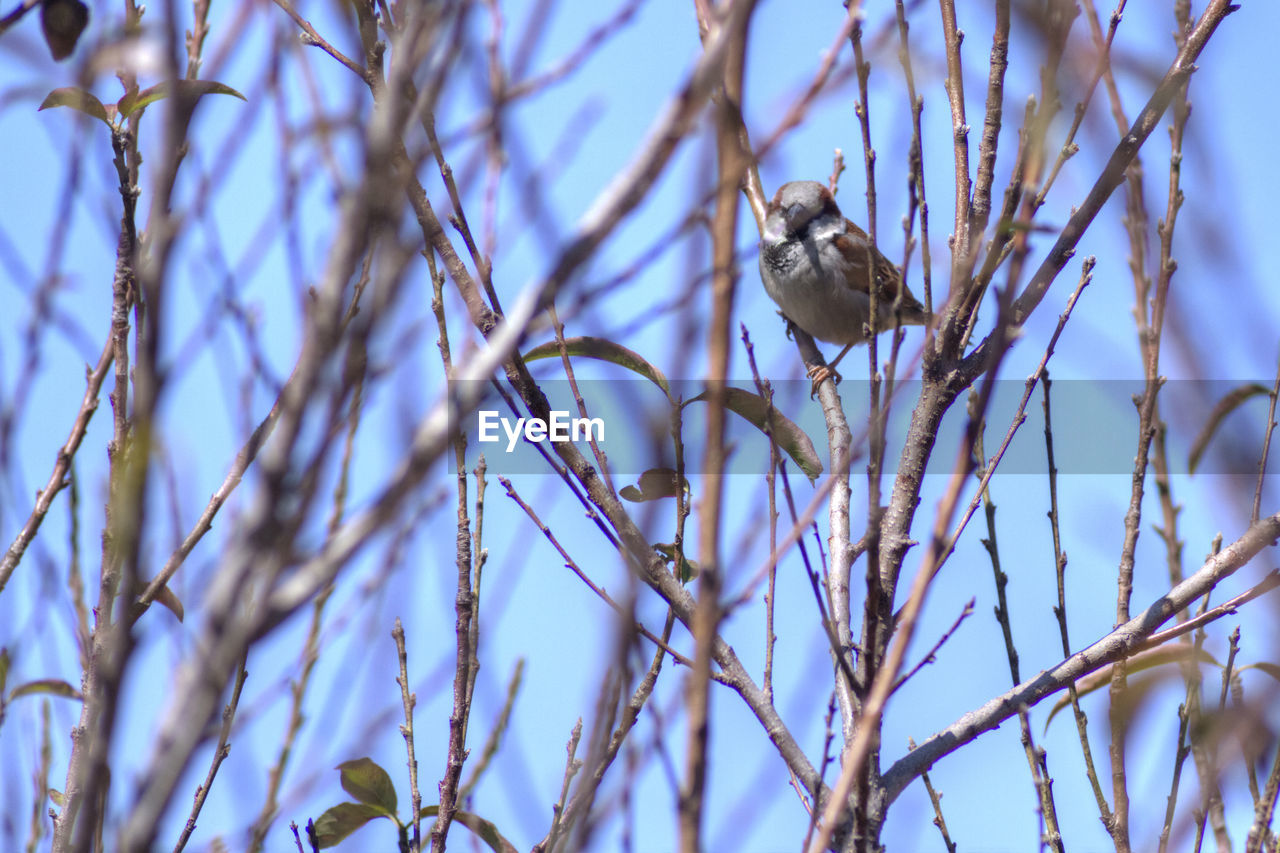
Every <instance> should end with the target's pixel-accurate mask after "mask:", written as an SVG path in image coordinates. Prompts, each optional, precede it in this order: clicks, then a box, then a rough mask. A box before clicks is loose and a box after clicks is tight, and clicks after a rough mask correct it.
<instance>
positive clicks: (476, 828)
mask: <svg viewBox="0 0 1280 853" xmlns="http://www.w3.org/2000/svg"><path fill="white" fill-rule="evenodd" d="M439 813H440V807H439V806H427V807H426V808H425V809H423V810H422V816H423V817H435V816H436V815H438V814H439ZM453 819H454V820H456V821H457V822H458V823H460V824H462V825H463V826H465V827H466V828H467V829H469V830H471V831H472V832H474V833H475V834H476V835H478V836H480V840H481V841H483V842H484V843H485V844H488V845H489V849H490V850H493V851H494V853H516V846H515V845H514V844H512V843H511V842H510V841H508V840H507V839H506V838H504V837H503V836H502V833H501V832H498V827H496V826H494V825H493V823H492V822H491V821H487V820H485V819H484V818H482V817H480V816H478V815H474V814H472V813H471V812H464V811H456V812H454V813H453Z"/></svg>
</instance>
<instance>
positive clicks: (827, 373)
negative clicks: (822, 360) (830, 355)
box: [804, 364, 843, 400]
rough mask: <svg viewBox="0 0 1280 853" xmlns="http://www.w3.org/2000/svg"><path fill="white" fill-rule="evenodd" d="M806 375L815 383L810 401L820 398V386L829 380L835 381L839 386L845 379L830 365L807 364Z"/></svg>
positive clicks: (810, 394)
mask: <svg viewBox="0 0 1280 853" xmlns="http://www.w3.org/2000/svg"><path fill="white" fill-rule="evenodd" d="M804 372H805V375H806V376H808V377H809V379H810V381H812V382H813V388H811V389H810V391H809V399H810V400H812V399H813V398H814V397H816V396H818V386H819V385H821V384H822V383H823V382H825V381H827V380H828V379H831V380H833V381H834V382H835V383H836V384H837V385H839V384H840V380H841V379H842V378H843V377H841V376H840V372H839V371H838V370H836V369H835V367H834V366H832V365H830V364H807V365H805V371H804Z"/></svg>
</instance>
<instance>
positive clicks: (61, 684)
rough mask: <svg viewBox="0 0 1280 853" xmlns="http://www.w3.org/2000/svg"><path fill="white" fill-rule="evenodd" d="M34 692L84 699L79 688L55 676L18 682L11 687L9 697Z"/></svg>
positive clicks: (14, 697) (11, 698)
mask: <svg viewBox="0 0 1280 853" xmlns="http://www.w3.org/2000/svg"><path fill="white" fill-rule="evenodd" d="M36 693H48V694H49V695H50V696H61V697H63V698H64V699H84V697H83V696H81V695H80V691H79V690H76V689H75V688H74V687H72V686H71V685H70V684H68V683H67V682H65V681H62V680H61V679H57V678H41V679H39V680H37V681H28V682H27V683H26V684H19V685H18V686H17V687H15V688H13V692H12V693H10V694H9V699H10V700H13V699H17V698H18V697H19V696H31V695H34V694H36Z"/></svg>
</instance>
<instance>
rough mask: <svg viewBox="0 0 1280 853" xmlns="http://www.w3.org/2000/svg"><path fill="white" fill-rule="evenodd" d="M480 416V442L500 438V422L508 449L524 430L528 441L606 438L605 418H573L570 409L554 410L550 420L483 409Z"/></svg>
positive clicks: (599, 439) (498, 439)
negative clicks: (509, 415) (519, 416)
mask: <svg viewBox="0 0 1280 853" xmlns="http://www.w3.org/2000/svg"><path fill="white" fill-rule="evenodd" d="M476 414H477V415H479V418H480V433H479V440H480V441H481V442H494V441H501V436H499V435H498V425H499V424H501V425H502V431H503V432H505V433H506V434H507V452H508V453H510V452H511V451H513V450H515V448H516V443H517V442H518V441H519V440H520V436H521V434H523V435H524V438H525V440H526V441H532V442H542V441H546V440H547V439H551V440H552V441H592V440H595V441H604V419H603V418H571V417H569V413H568V412H562V411H556V410H552V412H551V420H549V421H544V420H543V419H542V418H516V421H515V423H514V424H513V423H512V422H511V419H510V418H507V417H503V416H501V415H499V414H498V413H497V412H496V411H492V410H486V409H481V410H480V411H479V412H477V413H476Z"/></svg>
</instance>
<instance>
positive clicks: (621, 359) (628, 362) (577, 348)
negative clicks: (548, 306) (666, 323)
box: [524, 337, 671, 397]
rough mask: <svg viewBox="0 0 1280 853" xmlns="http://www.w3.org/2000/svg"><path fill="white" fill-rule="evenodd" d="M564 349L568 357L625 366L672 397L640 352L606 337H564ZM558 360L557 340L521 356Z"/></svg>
mask: <svg viewBox="0 0 1280 853" xmlns="http://www.w3.org/2000/svg"><path fill="white" fill-rule="evenodd" d="M564 346H565V350H567V351H568V353H569V355H571V356H578V357H581V358H595V359H599V360H600V361H608V362H612V363H614V364H616V365H618V366H619V367H625V368H626V369H627V370H630V371H631V372H632V373H638V374H640V375H641V376H643V377H644V378H645V379H648V380H649V381H650V382H652V383H653V384H654V385H657V386H658V387H659V388H661V389H662V393H664V394H666V395H667V397H670V396H671V387H670V386H669V385H668V384H667V377H666V376H664V375H663V374H662V371H661V370H659V369H658V368H656V367H654V366H653V365H652V364H650V363H649V362H648V361H646V360H645V359H644V358H643V357H642V356H641V355H640V354H639V353H637V352H634V351H632V350H629V349H627V348H626V347H624V346H622V345H621V344H615V343H614V342H613V341H611V340H608V339H607V338H594V337H581V338H566V339H565V342H564ZM559 357H560V345H559V344H558V343H557V342H556V341H548V342H547V343H545V344H539V345H538V346H536V347H534V348H533V349H531V350H529V351H528V352H527V353H525V354H524V360H525V361H535V360H537V359H539V358H559Z"/></svg>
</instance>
